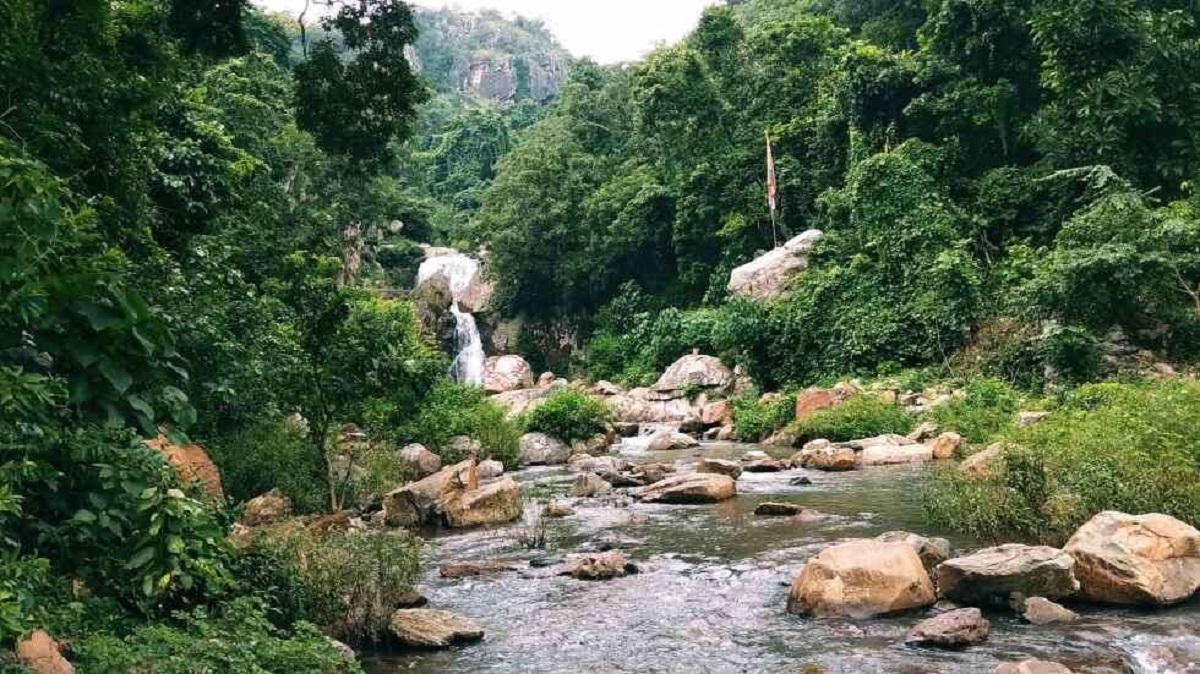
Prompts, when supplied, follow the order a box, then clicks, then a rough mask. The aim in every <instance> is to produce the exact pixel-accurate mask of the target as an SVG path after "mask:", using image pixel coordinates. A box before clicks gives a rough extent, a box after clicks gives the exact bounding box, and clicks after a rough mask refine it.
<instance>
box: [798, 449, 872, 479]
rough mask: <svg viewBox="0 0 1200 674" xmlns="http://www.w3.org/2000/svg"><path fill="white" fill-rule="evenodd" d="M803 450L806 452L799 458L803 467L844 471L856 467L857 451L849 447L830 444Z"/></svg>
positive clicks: (827, 470)
mask: <svg viewBox="0 0 1200 674" xmlns="http://www.w3.org/2000/svg"><path fill="white" fill-rule="evenodd" d="M805 451H806V452H807V454H806V455H805V456H804V457H802V458H801V460H802V461H803V466H804V467H805V468H812V469H813V470H823V471H826V472H844V471H848V470H854V469H856V468H858V452H855V451H854V449H852V448H850V447H842V446H836V445H831V446H828V447H822V448H820V449H812V450H805Z"/></svg>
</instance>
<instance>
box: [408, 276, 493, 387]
mask: <svg viewBox="0 0 1200 674" xmlns="http://www.w3.org/2000/svg"><path fill="white" fill-rule="evenodd" d="M438 274H443V275H444V276H445V277H446V278H447V279H448V280H449V282H450V296H451V298H452V300H451V302H450V313H451V314H453V315H454V321H455V330H454V362H453V363H451V365H450V376H451V377H453V378H454V380H455V381H457V382H459V383H461V384H470V385H473V386H483V363H484V359H485V356H484V352H483V339H482V338H481V337H480V336H479V326H478V325H477V324H476V322H475V317H474V316H473V315H471V314H470V313H469V312H466V311H463V310H462V307H461V306H460V305H459V301H460V299H461V298H462V297H463V295H465V294H466V293H467V292H468V291H469V290H470V288H471V283H472V282H473V281H475V280H476V278H477V277H478V276H479V261H478V260H476V259H475V258H473V257H469V256H467V255H463V254H462V253H454V254H451V255H438V256H436V257H431V258H428V259H427V260H425V261H424V262H422V263H421V267H420V269H419V270H417V285H418V286H420V285H421V284H422V283H424V282H425V281H427V280H428V279H430V278H433V277H434V276H437V275H438Z"/></svg>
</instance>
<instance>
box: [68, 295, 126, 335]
mask: <svg viewBox="0 0 1200 674" xmlns="http://www.w3.org/2000/svg"><path fill="white" fill-rule="evenodd" d="M75 309H76V311H78V312H79V313H80V314H82V315H83V316H84V317H85V318H87V319H88V322H89V323H91V325H92V329H93V330H95V331H96V332H101V331H103V330H107V329H108V328H111V327H112V326H114V325H116V324H118V323H120V322H121V316H120V315H119V314H117V313H116V312H115V311H113V310H111V309H108V308H107V307H103V306H100V305H99V304H96V303H95V302H83V303H81V304H79V306H77V307H76V308H75Z"/></svg>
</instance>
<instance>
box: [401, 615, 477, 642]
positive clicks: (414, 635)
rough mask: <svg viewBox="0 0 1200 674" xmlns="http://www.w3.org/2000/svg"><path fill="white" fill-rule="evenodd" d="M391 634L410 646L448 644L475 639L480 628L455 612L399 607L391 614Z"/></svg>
mask: <svg viewBox="0 0 1200 674" xmlns="http://www.w3.org/2000/svg"><path fill="white" fill-rule="evenodd" d="M391 630H392V634H394V635H395V636H396V638H397V639H399V641H400V643H401V644H403V645H405V646H410V647H413V648H449V647H450V646H453V645H455V644H464V643H471V642H475V641H479V640H480V639H482V638H483V628H482V627H480V626H479V625H478V624H477V623H476V622H475V621H473V620H470V619H468V618H464V617H462V616H460V615H458V614H457V613H451V612H449V611H438V610H435V609H426V608H410V609H401V610H399V611H396V612H395V613H393V614H392V620H391Z"/></svg>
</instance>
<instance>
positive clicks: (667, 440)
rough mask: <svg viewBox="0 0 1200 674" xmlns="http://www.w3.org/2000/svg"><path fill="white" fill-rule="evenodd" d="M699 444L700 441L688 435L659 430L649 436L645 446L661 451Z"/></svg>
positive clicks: (686, 447) (653, 450) (651, 449)
mask: <svg viewBox="0 0 1200 674" xmlns="http://www.w3.org/2000/svg"><path fill="white" fill-rule="evenodd" d="M698 446H700V442H699V441H697V440H696V438H693V437H692V436H690V435H687V434H684V433H678V432H675V431H659V432H657V433H655V434H654V435H652V436H650V443H649V444H648V445H647V446H646V448H647V449H649V450H650V451H652V452H662V451H667V450H671V449H690V448H692V447H698Z"/></svg>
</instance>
